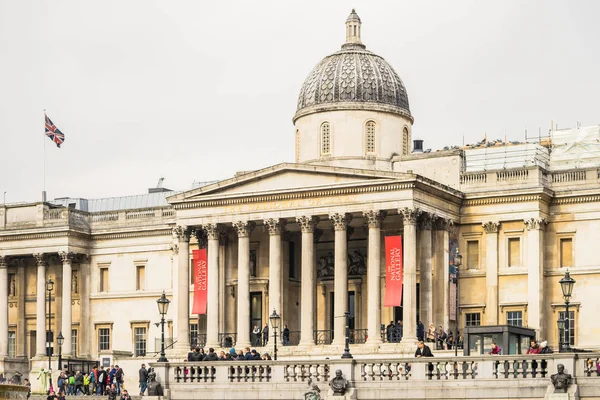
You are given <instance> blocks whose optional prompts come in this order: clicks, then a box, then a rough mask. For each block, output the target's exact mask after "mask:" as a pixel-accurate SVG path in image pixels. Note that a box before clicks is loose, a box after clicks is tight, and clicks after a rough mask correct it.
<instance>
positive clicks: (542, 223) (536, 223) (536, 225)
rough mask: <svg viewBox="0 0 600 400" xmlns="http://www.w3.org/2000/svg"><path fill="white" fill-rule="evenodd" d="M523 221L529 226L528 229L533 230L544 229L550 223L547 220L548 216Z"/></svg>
mask: <svg viewBox="0 0 600 400" xmlns="http://www.w3.org/2000/svg"><path fill="white" fill-rule="evenodd" d="M523 222H524V223H525V226H526V227H527V230H528V231H533V230H536V231H537V230H540V231H543V230H545V229H546V225H547V224H548V221H546V218H529V219H526V220H525V221H523Z"/></svg>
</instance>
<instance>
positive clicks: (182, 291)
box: [173, 226, 191, 353]
mask: <svg viewBox="0 0 600 400" xmlns="http://www.w3.org/2000/svg"><path fill="white" fill-rule="evenodd" d="M190 234H191V229H190V228H189V227H187V226H176V227H175V228H173V235H174V236H175V237H176V238H177V240H178V248H179V253H178V255H177V286H176V290H177V316H176V318H177V343H175V345H174V347H175V349H176V350H177V351H178V352H181V353H183V352H187V351H189V349H190Z"/></svg>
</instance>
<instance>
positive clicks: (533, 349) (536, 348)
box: [527, 339, 541, 354]
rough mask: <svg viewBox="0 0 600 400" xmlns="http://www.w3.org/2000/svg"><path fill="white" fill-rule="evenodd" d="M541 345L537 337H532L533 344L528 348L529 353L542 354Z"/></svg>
mask: <svg viewBox="0 0 600 400" xmlns="http://www.w3.org/2000/svg"><path fill="white" fill-rule="evenodd" d="M540 350H541V349H540V346H539V345H538V344H537V342H536V341H535V339H531V346H529V350H527V354H540Z"/></svg>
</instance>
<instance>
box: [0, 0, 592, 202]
mask: <svg viewBox="0 0 600 400" xmlns="http://www.w3.org/2000/svg"><path fill="white" fill-rule="evenodd" d="M352 7H355V8H356V11H357V12H358V14H359V15H360V17H361V19H362V22H363V29H362V39H363V42H364V43H365V44H366V45H367V48H368V49H369V50H372V51H374V52H375V53H377V54H379V55H381V56H383V57H384V58H386V60H388V62H389V63H390V64H391V65H392V66H393V67H394V68H395V70H396V71H397V72H398V74H399V75H400V77H401V78H402V80H403V81H404V84H405V86H406V88H407V91H408V95H409V101H410V108H411V112H412V114H413V116H414V117H415V125H414V130H413V132H414V133H413V136H416V137H420V138H422V139H424V140H425V148H433V149H434V150H435V149H437V148H441V147H443V146H445V145H451V144H461V143H462V137H463V135H464V137H465V141H466V142H467V143H470V142H475V141H478V140H481V139H482V138H483V136H484V133H486V132H487V136H488V138H490V139H492V138H503V137H504V135H505V133H506V135H507V136H508V139H509V140H522V139H523V137H524V131H525V129H528V131H529V132H530V133H534V134H535V133H537V131H538V127H541V128H542V131H543V132H547V131H548V129H549V127H550V121H551V120H554V121H555V122H556V123H557V124H558V125H559V128H561V127H563V128H566V127H569V126H574V125H575V124H576V122H577V121H580V122H581V123H582V125H595V124H598V123H600V108H599V107H598V106H599V105H600V100H599V98H598V97H599V94H600V51H599V50H600V49H599V47H600V44H599V43H600V41H599V38H600V24H598V16H599V15H600V2H598V1H594V0H589V1H583V0H579V1H576V2H575V1H570V2H567V1H554V0H540V1H533V0H529V1H521V0H514V1H507V0H503V1H497V2H490V1H460V0H454V1H410V0H408V1H398V0H394V1H373V0H369V1H367V0H364V1H363V0H355V1H353V2H348V1H341V0H340V1H323V0H320V1H308V0H302V1H288V0H286V1H281V0H280V1H261V2H258V1H223V0H221V1H211V2H207V1H206V2H205V1H160V2H157V1H156V2H154V1H148V0H140V1H132V0H127V1H120V0H117V1H107V0H101V1H100V0H98V1H75V0H72V1H66V0H63V1H58V0H53V1H17V0H0V131H1V132H2V137H3V138H4V139H3V140H2V141H1V142H0V150H1V151H0V201H1V200H2V197H1V196H2V195H3V192H4V191H6V202H8V203H10V202H17V201H37V200H39V199H40V198H41V190H42V185H43V149H44V148H43V147H42V145H43V144H44V145H45V146H46V165H47V167H46V174H47V177H46V190H47V191H48V198H49V199H52V198H55V197H64V196H71V197H86V198H96V197H108V196H121V195H128V194H139V193H145V192H146V190H147V188H148V187H153V186H155V185H156V182H157V181H158V178H160V177H165V178H166V179H165V186H166V187H169V188H172V189H185V188H188V187H190V185H191V184H192V182H193V181H194V180H196V181H207V180H216V179H224V178H227V177H230V176H231V175H232V174H234V173H235V172H236V171H240V170H251V169H258V168H262V167H266V166H269V165H272V164H276V163H279V162H282V161H293V159H294V144H293V141H294V135H293V133H294V129H293V125H292V121H291V119H292V116H293V115H294V112H295V109H296V100H297V95H298V91H299V89H300V87H301V85H302V83H303V81H304V79H305V78H306V76H307V75H308V73H309V72H310V71H311V69H312V68H313V66H314V65H315V64H316V63H317V62H319V60H321V58H323V57H324V56H326V55H328V54H330V53H333V52H335V51H337V50H338V49H339V46H340V45H341V44H342V43H343V41H344V32H345V31H344V22H345V20H346V17H347V16H348V14H349V12H350V10H351V8H352ZM44 108H45V109H47V112H48V115H49V117H50V118H51V119H52V120H53V121H54V123H55V124H56V125H57V126H58V127H59V128H60V129H61V130H62V131H63V132H64V133H65V134H66V141H65V143H64V145H63V146H62V147H61V148H60V149H57V148H56V146H55V145H54V144H52V143H51V142H50V140H49V139H47V138H45V137H44V129H43V109H44Z"/></svg>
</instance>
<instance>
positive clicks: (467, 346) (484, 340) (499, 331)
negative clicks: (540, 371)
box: [463, 325, 535, 356]
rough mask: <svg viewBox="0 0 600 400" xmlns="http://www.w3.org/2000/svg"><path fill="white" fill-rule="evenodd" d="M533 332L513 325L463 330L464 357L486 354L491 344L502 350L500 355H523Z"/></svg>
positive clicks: (533, 335) (471, 327) (474, 327)
mask: <svg viewBox="0 0 600 400" xmlns="http://www.w3.org/2000/svg"><path fill="white" fill-rule="evenodd" d="M532 339H535V330H534V329H530V328H524V327H521V326H513V325H491V326H470V327H467V328H465V330H464V350H463V352H464V353H463V354H464V355H465V356H469V355H474V356H475V355H480V354H488V353H489V352H490V351H492V343H496V344H497V345H498V346H500V348H501V349H502V354H525V353H527V349H528V348H529V345H530V342H531V340H532Z"/></svg>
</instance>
